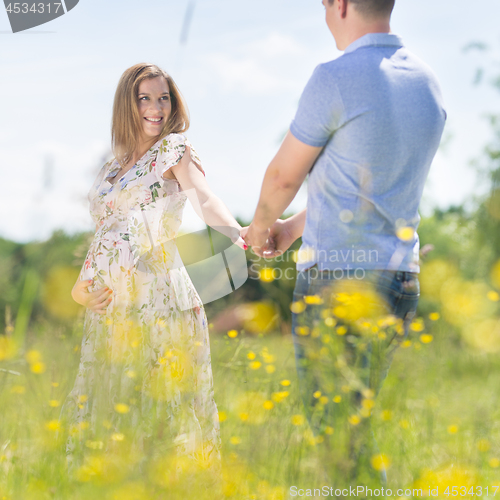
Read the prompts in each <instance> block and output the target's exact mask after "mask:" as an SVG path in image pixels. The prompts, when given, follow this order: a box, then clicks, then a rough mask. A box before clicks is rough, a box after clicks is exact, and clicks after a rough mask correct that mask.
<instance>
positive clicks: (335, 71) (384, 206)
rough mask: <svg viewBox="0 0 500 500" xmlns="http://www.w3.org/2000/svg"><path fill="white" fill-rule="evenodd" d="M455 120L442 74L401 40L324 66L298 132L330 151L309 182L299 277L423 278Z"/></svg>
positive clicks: (381, 37) (357, 45)
mask: <svg viewBox="0 0 500 500" xmlns="http://www.w3.org/2000/svg"><path fill="white" fill-rule="evenodd" d="M445 120H446V112H445V110H444V108H443V103H442V97H441V91H440V88H439V84H438V82H437V80H436V77H435V75H434V74H433V72H432V71H431V70H430V68H429V67H428V66H427V65H426V64H424V63H423V62H422V61H421V60H420V59H418V58H417V57H416V56H415V55H413V54H412V53H411V52H409V51H408V50H407V49H406V48H405V47H404V46H403V44H402V41H401V39H400V38H399V37H398V36H396V35H394V34H389V33H370V34H367V35H365V36H363V37H361V38H359V39H358V40H356V41H355V42H353V43H352V44H351V45H349V47H347V49H346V50H345V52H344V54H343V55H342V56H340V57H339V58H337V59H335V60H333V61H330V62H328V63H325V64H320V65H319V66H317V67H316V69H315V70H314V73H313V75H312V76H311V78H310V80H309V82H308V83H307V85H306V87H305V89H304V92H303V93H302V96H301V98H300V102H299V107H298V110H297V113H296V115H295V118H294V120H293V121H292V124H291V126H290V131H291V133H292V134H293V135H294V136H295V137H296V138H297V139H299V140H300V141H301V142H303V143H305V144H308V145H310V146H316V147H324V149H323V151H322V152H321V153H320V155H319V157H318V159H317V161H316V163H315V164H314V166H313V168H312V170H311V171H310V173H309V177H308V198H307V217H306V224H305V227H304V232H303V235H302V246H301V249H300V252H299V261H298V263H297V269H298V270H299V271H301V270H304V269H307V268H309V267H311V266H312V265H314V264H316V263H317V264H318V268H319V269H332V270H334V269H349V268H351V269H354V268H362V269H398V270H401V271H413V272H419V271H420V268H419V265H418V252H419V240H418V235H417V232H416V229H417V227H418V223H419V221H420V216H419V214H418V206H419V204H420V199H421V197H422V191H423V188H424V183H425V180H426V178H427V174H428V172H429V168H430V165H431V162H432V160H433V158H434V155H435V154H436V151H437V149H438V146H439V143H440V140H441V135H442V132H443V128H444V123H445Z"/></svg>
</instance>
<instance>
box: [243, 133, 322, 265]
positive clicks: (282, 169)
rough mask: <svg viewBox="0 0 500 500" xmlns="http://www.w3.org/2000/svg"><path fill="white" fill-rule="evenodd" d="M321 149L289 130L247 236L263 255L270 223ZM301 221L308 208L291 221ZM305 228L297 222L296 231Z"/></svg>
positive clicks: (273, 164) (271, 169) (255, 250)
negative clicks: (300, 139) (306, 142)
mask: <svg viewBox="0 0 500 500" xmlns="http://www.w3.org/2000/svg"><path fill="white" fill-rule="evenodd" d="M322 149H323V148H322V147H314V146H309V145H307V144H304V143H303V142H301V141H299V140H298V139H297V138H296V137H295V136H294V135H293V134H292V133H291V132H290V131H289V132H288V133H287V135H286V137H285V139H284V141H283V143H282V144H281V147H280V149H279V150H278V152H277V153H276V156H275V157H274V158H273V160H272V161H271V163H270V164H269V167H268V168H267V170H266V173H265V175H264V181H263V183H262V189H261V192H260V198H259V203H258V205H257V209H256V210H255V216H254V218H253V221H252V223H251V224H250V226H249V228H248V231H247V234H246V237H245V241H246V242H247V243H249V244H250V245H252V247H253V250H254V252H255V253H258V254H259V255H262V253H261V249H262V248H263V246H264V244H265V242H266V240H267V238H268V236H269V234H270V228H271V226H272V225H273V224H274V223H275V222H276V220H277V219H278V218H279V217H280V215H281V214H282V213H283V212H284V211H285V209H286V208H287V207H288V205H290V202H291V201H292V200H293V199H294V197H295V195H296V194H297V192H298V190H299V189H300V186H301V185H302V183H303V182H304V179H305V178H306V175H307V174H308V173H309V171H310V170H311V168H312V166H313V165H314V162H315V161H316V159H317V158H318V155H319V154H320V152H321V150H322ZM301 214H302V212H301ZM297 215H298V214H297ZM300 221H305V211H304V214H303V215H301V216H300V217H299V218H298V219H297V220H296V221H292V222H300ZM300 226H301V227H300ZM303 229H304V226H303V224H302V225H301V224H297V227H295V228H294V234H296V233H297V232H300V234H302V230H303ZM300 234H299V235H298V236H300ZM298 236H297V238H298ZM295 239H296V238H295Z"/></svg>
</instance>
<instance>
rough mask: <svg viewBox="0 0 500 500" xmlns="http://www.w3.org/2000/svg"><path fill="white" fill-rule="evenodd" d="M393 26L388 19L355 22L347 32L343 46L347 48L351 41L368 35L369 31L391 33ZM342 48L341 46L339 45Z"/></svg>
mask: <svg viewBox="0 0 500 500" xmlns="http://www.w3.org/2000/svg"><path fill="white" fill-rule="evenodd" d="M390 32H391V26H390V23H389V21H388V20H385V19H384V20H380V21H374V22H371V23H356V24H353V25H352V26H351V27H350V28H349V30H347V32H346V34H345V38H344V40H343V48H342V49H340V50H345V49H346V48H347V47H348V46H349V45H351V43H353V42H355V41H356V40H358V39H359V38H361V37H363V36H365V35H368V34H369V33H390ZM339 48H340V47H339Z"/></svg>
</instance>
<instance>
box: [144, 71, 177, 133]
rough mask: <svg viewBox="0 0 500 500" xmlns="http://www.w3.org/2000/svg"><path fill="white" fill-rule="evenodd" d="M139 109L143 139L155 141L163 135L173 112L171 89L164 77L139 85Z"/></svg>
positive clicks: (151, 79) (145, 81)
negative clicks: (164, 127)
mask: <svg viewBox="0 0 500 500" xmlns="http://www.w3.org/2000/svg"><path fill="white" fill-rule="evenodd" d="M137 109H138V110H139V116H140V118H141V121H142V134H143V139H144V140H146V141H147V140H148V139H153V138H156V137H158V135H159V134H160V133H161V130H162V128H163V126H164V125H165V122H166V121H167V120H168V117H169V116H170V113H171V111H172V103H171V101H170V89H169V88H168V83H167V80H166V79H165V78H163V77H162V76H157V77H155V78H150V79H148V80H143V81H142V82H141V83H140V84H139V93H138V96H137Z"/></svg>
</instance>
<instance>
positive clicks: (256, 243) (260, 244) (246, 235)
mask: <svg viewBox="0 0 500 500" xmlns="http://www.w3.org/2000/svg"><path fill="white" fill-rule="evenodd" d="M241 235H242V236H243V239H244V240H245V242H246V243H247V244H248V245H250V246H251V247H252V251H253V252H254V253H255V254H256V255H259V256H260V257H264V255H263V251H264V250H265V249H266V248H267V245H268V241H267V240H268V237H269V229H258V228H257V227H255V225H254V223H253V222H252V223H251V224H250V226H248V227H244V228H243V229H242V230H241Z"/></svg>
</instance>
